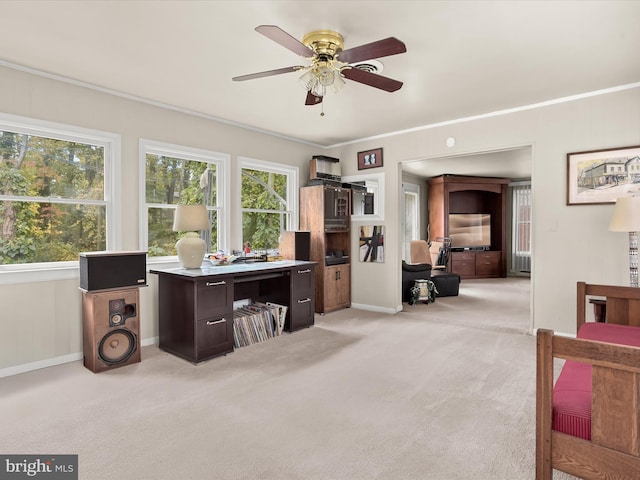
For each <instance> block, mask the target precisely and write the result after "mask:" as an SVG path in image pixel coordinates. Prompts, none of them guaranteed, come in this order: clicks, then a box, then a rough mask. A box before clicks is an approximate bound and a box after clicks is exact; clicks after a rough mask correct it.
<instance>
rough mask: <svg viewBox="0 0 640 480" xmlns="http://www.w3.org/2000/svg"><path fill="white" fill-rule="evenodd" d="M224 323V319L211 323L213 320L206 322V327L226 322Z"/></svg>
mask: <svg viewBox="0 0 640 480" xmlns="http://www.w3.org/2000/svg"><path fill="white" fill-rule="evenodd" d="M226 321H227V319H226V318H222V319H220V320H215V321H213V320H207V325H217V324H219V323H224V322H226Z"/></svg>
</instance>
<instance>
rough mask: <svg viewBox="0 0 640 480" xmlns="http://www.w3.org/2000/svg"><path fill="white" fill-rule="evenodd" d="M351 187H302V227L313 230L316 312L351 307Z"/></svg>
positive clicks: (312, 247) (312, 245) (312, 256)
mask: <svg viewBox="0 0 640 480" xmlns="http://www.w3.org/2000/svg"><path fill="white" fill-rule="evenodd" d="M350 224H351V190H350V189H348V188H342V187H335V186H330V185H313V186H309V187H303V188H301V189H300V230H307V231H309V232H311V261H313V262H317V263H318V266H317V268H316V302H315V305H316V312H317V313H326V312H332V311H334V310H339V309H341V308H346V307H349V306H351V263H350V262H351V257H350V247H351V242H350V234H349V230H350Z"/></svg>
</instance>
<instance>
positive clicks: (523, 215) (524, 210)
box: [509, 181, 531, 275]
mask: <svg viewBox="0 0 640 480" xmlns="http://www.w3.org/2000/svg"><path fill="white" fill-rule="evenodd" d="M509 186H510V187H511V190H512V204H513V220H512V221H513V232H512V235H513V238H512V240H511V242H512V254H511V271H512V273H514V274H516V275H522V274H529V273H530V272H531V182H528V181H526V182H515V183H511V184H510V185H509Z"/></svg>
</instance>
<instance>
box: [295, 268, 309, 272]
mask: <svg viewBox="0 0 640 480" xmlns="http://www.w3.org/2000/svg"><path fill="white" fill-rule="evenodd" d="M310 271H311V269H310V268H307V269H306V270H298V273H309V272H310Z"/></svg>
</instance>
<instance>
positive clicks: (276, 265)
mask: <svg viewBox="0 0 640 480" xmlns="http://www.w3.org/2000/svg"><path fill="white" fill-rule="evenodd" d="M314 265H316V262H307V261H302V260H278V261H275V262H253V263H232V264H231V265H222V266H213V265H212V266H205V263H203V264H202V266H201V267H200V268H182V267H175V268H152V269H150V270H149V272H150V273H156V274H169V275H180V276H183V277H192V278H198V277H209V276H212V275H237V274H243V273H259V272H262V271H269V270H280V269H288V268H292V267H302V266H306V267H310V266H314Z"/></svg>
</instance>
